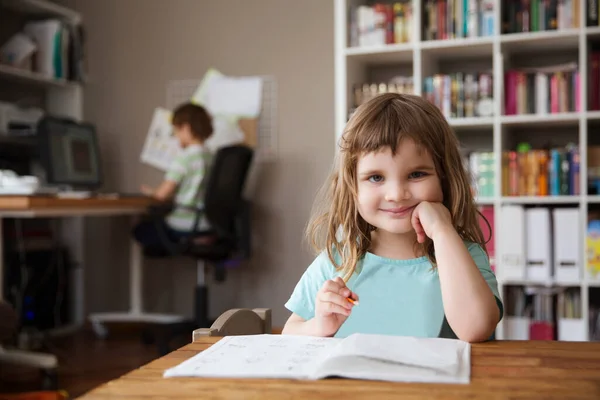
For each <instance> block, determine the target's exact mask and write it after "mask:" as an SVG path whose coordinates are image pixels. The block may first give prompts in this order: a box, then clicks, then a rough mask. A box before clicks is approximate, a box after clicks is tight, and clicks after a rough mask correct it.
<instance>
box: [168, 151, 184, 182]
mask: <svg viewBox="0 0 600 400" xmlns="http://www.w3.org/2000/svg"><path fill="white" fill-rule="evenodd" d="M186 174H187V167H186V163H185V155H184V153H183V152H182V153H181V154H179V155H178V156H177V157H175V159H173V162H172V163H171V165H170V166H169V170H168V171H167V173H166V174H165V180H167V181H173V182H175V183H177V184H179V183H181V181H182V180H183V178H184V177H185V176H186Z"/></svg>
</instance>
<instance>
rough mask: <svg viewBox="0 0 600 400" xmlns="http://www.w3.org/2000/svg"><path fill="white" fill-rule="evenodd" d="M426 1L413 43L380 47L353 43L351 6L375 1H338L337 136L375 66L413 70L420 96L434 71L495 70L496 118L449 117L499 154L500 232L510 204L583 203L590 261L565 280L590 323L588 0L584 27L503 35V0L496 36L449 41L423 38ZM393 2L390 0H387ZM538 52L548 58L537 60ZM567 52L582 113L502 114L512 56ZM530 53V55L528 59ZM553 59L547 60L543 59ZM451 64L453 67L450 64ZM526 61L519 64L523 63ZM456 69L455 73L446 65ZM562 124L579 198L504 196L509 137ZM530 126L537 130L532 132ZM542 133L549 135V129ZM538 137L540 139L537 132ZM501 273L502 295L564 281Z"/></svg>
mask: <svg viewBox="0 0 600 400" xmlns="http://www.w3.org/2000/svg"><path fill="white" fill-rule="evenodd" d="M423 2H424V0H412V10H413V17H412V28H413V32H412V38H413V41H412V42H411V43H405V44H394V45H386V46H378V47H361V48H352V47H348V46H349V44H348V43H349V40H348V37H349V27H348V21H349V11H350V9H351V8H354V7H357V6H359V5H372V4H373V2H369V1H366V0H335V11H334V26H335V29H334V32H335V42H334V44H335V132H336V134H335V140H336V143H337V141H338V139H339V137H340V135H341V133H342V132H343V128H344V126H345V124H346V122H347V116H348V112H349V110H350V108H351V106H352V88H353V85H354V84H355V83H364V82H377V80H376V73H374V71H376V70H377V69H378V68H382V67H385V68H388V69H389V68H394V69H395V71H396V72H397V75H412V76H413V79H414V94H416V95H421V94H422V88H423V78H424V77H427V76H431V75H433V74H435V73H447V72H455V71H456V68H457V66H458V68H460V67H464V68H465V70H473V69H474V70H481V69H482V66H483V67H486V69H489V70H490V71H493V79H494V82H493V96H494V116H493V117H486V118H462V119H451V120H449V123H450V125H451V126H452V127H453V128H454V130H455V132H456V133H457V135H458V136H459V138H460V139H461V142H462V143H463V144H464V145H465V146H466V147H469V143H470V142H471V143H477V145H479V144H480V143H481V142H485V143H486V147H487V148H488V151H493V152H494V154H495V171H496V185H495V196H494V197H493V198H480V199H478V203H479V204H481V205H493V206H494V208H495V213H494V214H495V221H494V223H495V224H494V225H495V231H496V233H497V232H499V231H500V229H501V226H502V224H503V223H506V222H504V221H501V220H500V212H499V210H500V208H501V207H502V205H504V204H522V205H526V206H534V205H547V206H549V207H552V206H556V205H573V206H576V207H579V209H580V211H581V212H580V221H579V222H580V223H579V226H580V229H581V236H580V237H581V238H584V240H582V241H581V244H580V248H579V251H580V252H581V255H582V257H581V259H582V260H583V263H584V265H583V266H582V270H581V279H580V280H579V281H578V282H573V283H572V284H569V285H566V286H568V287H579V288H580V289H581V302H582V307H583V309H582V316H583V319H584V320H585V322H586V331H587V321H588V310H589V298H588V294H589V291H588V290H589V288H590V287H591V288H594V287H600V281H592V280H591V278H590V277H589V276H588V275H587V274H586V273H585V260H586V259H587V257H586V245H585V237H586V234H587V232H586V230H587V217H588V205H589V204H600V196H588V195H586V194H585V191H586V189H587V155H586V151H585V149H586V148H587V144H588V125H589V124H590V123H593V122H594V121H596V122H597V123H600V111H585V110H587V108H588V106H587V98H588V71H587V70H588V68H587V66H588V49H589V46H588V42H589V41H590V40H592V41H598V40H600V28H597V27H592V28H588V27H585V21H586V17H585V10H586V7H585V4H584V3H583V2H580V4H581V7H580V10H579V13H580V15H579V21H581V22H582V23H581V24H580V25H582V26H581V27H580V28H575V29H565V30H554V31H543V32H532V33H514V34H501V31H500V30H501V11H500V3H501V2H495V10H494V15H495V23H494V29H495V32H494V35H492V36H489V37H477V38H464V39H450V40H436V41H424V40H421V37H422V29H421V27H422V20H421V19H422V9H423V8H422V5H423ZM388 3H389V2H388ZM537 55H540V56H541V58H542V60H536V58H537V57H536V56H537ZM565 57H567V58H570V61H574V62H577V64H578V67H579V73H580V99H579V102H580V109H581V110H582V111H580V112H568V113H560V114H546V115H536V114H529V115H506V116H505V115H503V114H504V97H503V95H504V93H503V92H504V82H503V76H504V70H505V69H507V68H510V67H511V61H512V60H516V59H518V60H519V61H521V60H523V59H525V61H526V62H525V63H521V64H526V65H527V64H528V63H527V61H529V64H531V62H533V63H534V65H535V61H539V65H551V64H561V63H564V62H565ZM528 59H529V60H528ZM546 59H547V62H545V61H546ZM449 65H450V66H449ZM521 66H524V65H517V67H521ZM448 69H452V71H448ZM561 129H564V130H566V131H569V132H571V137H572V138H573V141H576V142H577V143H578V144H579V146H580V149H583V150H582V151H580V188H582V191H583V194H581V195H579V196H545V197H505V196H502V194H501V185H500V184H499V182H501V179H500V178H501V176H500V173H501V153H502V151H503V150H508V149H509V147H510V144H509V143H510V139H511V135H514V132H519V138H512V139H513V141H515V140H518V141H527V140H526V139H522V138H521V136H520V135H521V134H522V133H523V132H525V134H526V135H527V139H529V138H533V139H534V141H535V137H534V136H535V134H536V133H535V132H539V131H543V130H547V131H549V132H557V131H560V130H561ZM529 131H531V133H528V132H529ZM543 135H546V136H547V135H548V133H546V132H544V133H543ZM538 139H539V138H538ZM498 236H499V235H497V234H495V241H496V242H495V252H496V259H497V260H499V259H500V257H499V255H500V254H502V253H501V251H502V243H501V242H500V240H499V239H498ZM496 275H497V278H498V282H499V285H500V290H501V293H503V292H504V286H505V285H524V286H527V285H536V286H548V285H550V286H556V287H561V286H565V285H564V284H563V285H560V284H557V283H554V282H546V283H544V284H542V285H540V284H539V283H534V282H529V281H527V280H523V281H518V282H515V281H508V280H504V279H503V276H502V264H501V263H500V262H498V261H497V262H496ZM503 334H504V320H503V321H502V322H501V323H500V325H499V326H498V331H497V337H498V338H500V339H502V338H503Z"/></svg>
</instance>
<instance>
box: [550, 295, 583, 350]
mask: <svg viewBox="0 0 600 400" xmlns="http://www.w3.org/2000/svg"><path fill="white" fill-rule="evenodd" d="M557 316H558V324H557V325H558V329H557V331H558V340H565V341H571V342H584V341H587V333H588V330H587V324H586V321H585V320H584V319H583V318H582V304H581V288H576V289H566V290H565V291H564V292H562V293H559V294H558V313H557Z"/></svg>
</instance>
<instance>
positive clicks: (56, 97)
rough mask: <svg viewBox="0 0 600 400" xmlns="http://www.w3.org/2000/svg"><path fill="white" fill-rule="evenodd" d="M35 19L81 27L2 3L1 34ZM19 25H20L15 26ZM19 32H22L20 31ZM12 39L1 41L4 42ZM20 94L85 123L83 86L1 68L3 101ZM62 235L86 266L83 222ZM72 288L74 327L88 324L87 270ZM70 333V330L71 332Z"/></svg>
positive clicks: (18, 1) (26, 0) (22, 4)
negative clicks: (7, 90)
mask: <svg viewBox="0 0 600 400" xmlns="http://www.w3.org/2000/svg"><path fill="white" fill-rule="evenodd" d="M35 18H56V19H60V20H62V21H65V22H67V23H69V24H72V25H78V24H81V21H82V18H81V14H80V13H79V12H77V11H75V10H72V9H70V8H67V7H63V6H61V5H59V4H56V3H53V2H51V1H48V0H0V28H2V29H0V33H1V34H2V35H9V36H10V34H14V33H16V31H17V30H14V31H10V30H8V29H9V26H14V27H18V26H19V22H20V21H24V20H27V19H35ZM15 22H17V23H15ZM17 29H18V28H17ZM9 36H2V37H0V42H2V41H4V40H6V39H8V37H9ZM5 87H10V91H11V92H12V93H13V97H14V93H15V92H16V93H18V96H19V97H23V98H27V97H28V96H30V95H31V96H41V98H43V101H42V105H43V108H44V110H45V112H46V113H47V114H52V115H55V116H63V117H67V118H71V119H74V120H76V121H82V120H83V85H82V84H81V83H79V82H74V81H67V80H65V79H53V78H48V77H47V76H44V75H42V74H39V73H36V72H31V71H27V70H23V69H19V68H15V67H11V66H8V65H3V64H0V100H5V99H4V97H3V96H4V90H3V89H4V88H5ZM61 228H62V229H61V230H60V233H59V234H60V235H61V239H62V242H63V243H64V244H65V245H66V246H68V247H69V249H70V251H71V257H72V260H73V262H74V264H75V265H84V252H83V249H84V246H83V243H84V221H83V218H81V217H77V218H69V219H63V220H62V221H61ZM71 272H72V274H73V275H72V276H71V284H72V286H71V288H72V290H73V291H74V293H72V294H71V296H70V298H71V299H73V302H72V304H71V305H70V307H71V313H72V315H71V320H72V321H73V327H79V326H82V325H83V323H84V322H85V318H84V317H85V315H84V304H83V302H82V301H76V300H74V299H82V298H83V297H82V293H83V282H84V281H83V269H82V268H73V269H72V270H71ZM67 331H68V330H67Z"/></svg>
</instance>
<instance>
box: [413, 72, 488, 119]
mask: <svg viewBox="0 0 600 400" xmlns="http://www.w3.org/2000/svg"><path fill="white" fill-rule="evenodd" d="M493 86H494V85H493V75H492V73H491V72H481V73H464V72H457V73H452V74H435V75H433V76H428V77H426V78H424V79H423V96H424V97H425V98H426V99H427V100H429V101H430V102H431V103H433V104H435V105H436V106H437V107H438V108H439V109H440V110H441V111H442V113H443V114H444V116H445V117H446V118H464V117H490V116H492V115H493V114H494V101H493Z"/></svg>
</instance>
